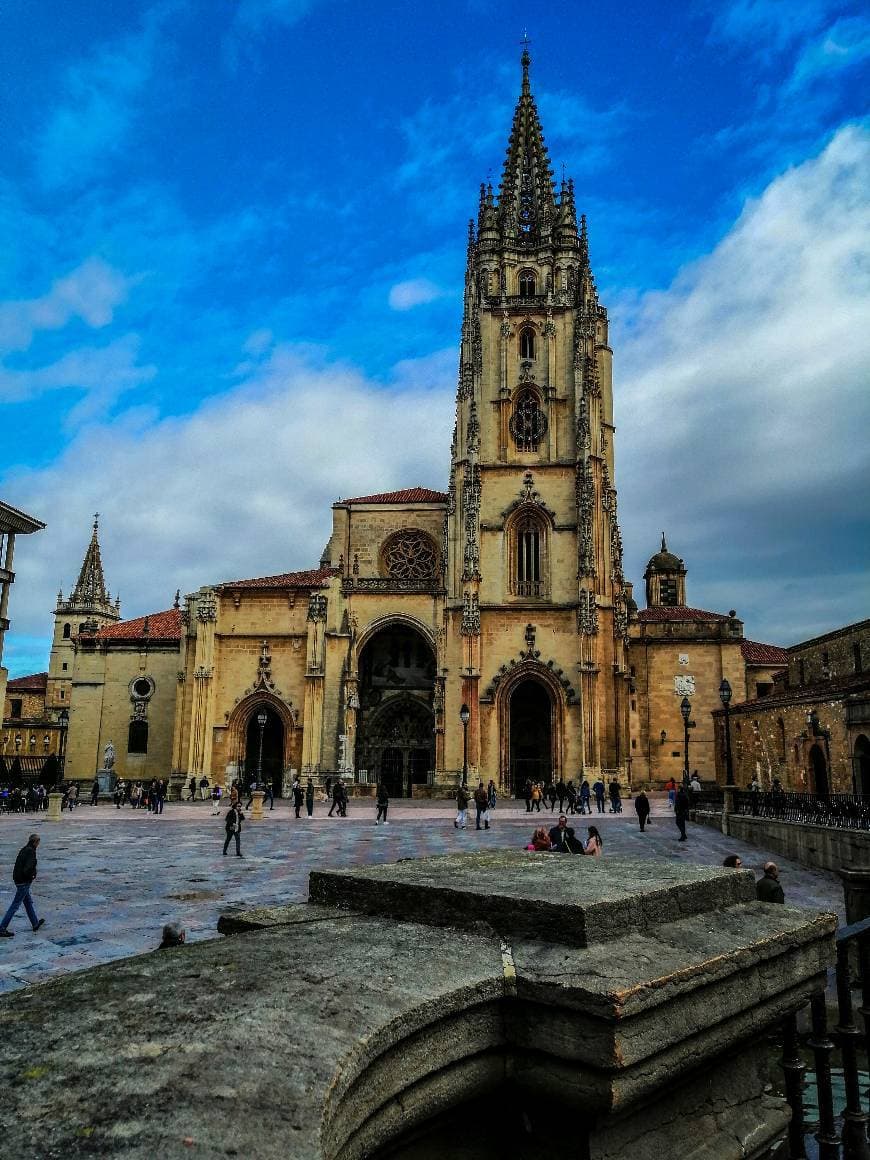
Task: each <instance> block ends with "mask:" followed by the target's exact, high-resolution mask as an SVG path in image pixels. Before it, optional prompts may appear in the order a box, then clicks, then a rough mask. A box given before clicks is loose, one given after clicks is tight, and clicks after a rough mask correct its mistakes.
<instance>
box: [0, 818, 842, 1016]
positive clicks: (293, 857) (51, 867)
mask: <svg viewBox="0 0 870 1160" xmlns="http://www.w3.org/2000/svg"><path fill="white" fill-rule="evenodd" d="M625 805H626V812H625V813H624V814H622V815H616V816H614V815H612V814H603V815H596V814H593V816H592V817H591V818H590V817H579V816H578V817H575V818H571V819H570V824H572V825H575V826H576V827H577V831H578V836H581V835H582V836H583V837H584V838H585V836H586V827H587V826H588V825H589V824H590V823H594V824H596V825H598V826H599V828H600V830H601V833H602V836H603V839H604V857H605V858H606V857H607V856H608V855H612V854H614V853H618V854H620V855H629V856H633V857H639V858H642V857H654V858H661V859H678V860H680V861H687V862H695V863H700V864H703V865H721V862H722V859H723V858H724V857H725V855H726V854H731V853H737V854H739V855H740V857H741V858H742V859H743V862H744V865H745V866H747V867H750V868H752V869H754V870H756V872H757V873H759V874H760V872H761V871H760V868H761V866H762V864H763V863H764V862H765V861H766V860H767V859H768V858H770V857H773V858H775V860H776V862H777V863H778V865H779V866H780V878H781V881H782V883H783V887H784V889H785V895H786V900H787V901H788V902H789V903H793V904H795V905H798V906H806V907H808V908H811V909H815V910H828V911H834V912H835V913H837V914H838V915H839V917H840V920H841V921H845V917H844V910H843V896H842V888H841V884H840V881H839V879H838V878H837V877H836V875H834V874H828V873H825V872H823V871H818V870H808V869H805V868H803V867H800V866H798V865H797V864H796V863H793V862H789V861H788V860H787V859H785V858H780V857H777V856H776V855H774V854H772V853H771V852H768V851H765V850H760V849H756V848H754V847H751V846H748V845H746V844H745V843H742V842H738V841H735V840H734V839H731V838H725V837H723V836H722V835H721V834H720V833H718V832H717V831H716V830H714V829H712V828H710V827H707V826H696V825H692V824H690V825H689V840H688V841H687V842H684V843H681V842H678V841H677V838H678V832H677V828H676V825H675V823H674V820H673V814H672V813H671V812H670V809H669V807H668V805H667V802H666V800H665V799H664V798H661V799H658V798H654V800H653V821H652V824H651V825H650V826H649V828H648V829H647V832H646V833H644V834H641V833H640V832H639V829H638V825H637V818H636V816H635V813H634V809H633V806H632V803H631V802H630V801H628V802H626V803H625ZM327 808H328V807H327V805H325V804H323V803H321V802H318V803H317V805H316V807H315V817H314V818H313V819H311V820H309V819H307V818H306V817H305V813H304V810H303V816H302V818H301V819H300V820H299V821H297V820H296V819H295V818H294V817H293V811H292V809H291V808H290V807H289V805H288V804H287V803H286V802H277V803H276V806H275V809H274V811H271V812H270V811H268V810H267V811H266V817H265V819H264V820H263V821H262V822H251V821H248V822H246V824H245V826H244V829H243V832H242V852H243V854H244V858H236V857H235V854H234V852H232V851H234V847H231V853H230V855H229V856H228V857H226V858H225V857H223V856H222V853H221V851H222V847H223V839H224V819H223V814H224V812H225V811H222V812H221V816H220V817H213V816H212V811H211V803H210V802H200V803H196V804H186V803H185V804H180V803H169V804H168V805H167V806H166V808H165V812H164V813H163V814H162V815H161V816H160V817H154V816H152V815H151V814H148V813H147V812H146V811H144V810H137V811H134V810H131V809H129V808H128V807H127V808H124V809H122V810H120V811H119V810H117V809H115V808H114V806H112V805H111V804H100V805H98V806H96V807H91V806H89V805H80V806H79V807H78V808H77V809H76V811H75V812H74V813H72V814H69V813H67V814H64V816H63V819H62V821H61V822H49V821H48V820H47V818H46V817H45V815H44V814H13V815H3V816H2V817H0V904H2V910H0V916H2V913H3V912H5V909H6V907H7V906H8V904H9V901H10V899H11V897H12V889H13V888H12V865H13V863H14V860H15V855H16V853H17V851H18V850H19V848H20V847H21V846H22V845H24V843H25V842H26V841H27V837H28V835H29V834H30V833H32V832H35V833H38V834H39V835H40V837H41V839H42V841H41V844H40V847H39V855H38V856H39V875H38V877H37V880H36V883H35V885H34V889H33V897H34V900H35V904H36V909H37V913H38V915H39V916H40V917H41V918H45V923H46V925H45V926H44V927H43V928H42V930H40V931H39V932H38V933H36V934H34V933H33V932H32V931H31V929H30V924H29V922H28V920H27V917H26V915H25V913H24V910H23V909H21V910H19V912H18V914H17V915H16V916H15V918H14V919H13V920H12V924H11V927H10V929H11V930H13V931H14V932H15V936H16V937H15V938H12V939H2V940H0V994H2V993H3V992H5V991H11V990H15V989H16V988H20V987H23V986H27V985H30V984H34V983H39V982H43V981H45V980H47V979H51V978H53V977H56V976H58V975H61V974H64V973H67V972H70V971H78V970H83V969H84V968H86V967H91V966H96V965H98V964H101V963H106V962H109V961H111V960H113V959H118V958H123V957H126V956H128V955H135V954H141V953H142V952H144V951H148V950H151V949H153V948H154V947H155V946H156V945H157V944H158V943H159V941H160V931H161V927H162V926H163V924H164V923H166V922H170V921H172V922H179V923H181V924H182V925H183V926H184V927H185V929H186V930H187V937H188V939H189V940H190V941H194V940H199V939H206V938H218V937H220V936H219V935H218V933H217V920H218V917H219V915H220V914H221V913H222V912H223V911H226V910H229V909H232V908H234V907H237V908H244V907H248V906H252V905H268V904H280V903H288V902H301V901H304V900H305V898H306V897H307V893H308V890H307V884H308V874H309V872H310V871H311V870H315V869H321V868H327V867H350V866H360V865H368V864H371V863H376V862H391V861H395V860H397V859H399V858H419V857H425V856H427V855H432V854H449V853H455V852H468V851H471V850H478V849H487V848H489V849H494V848H499V847H505V846H509V847H513V848H521V847H522V846H524V845H525V844H526V843H527V842H528V841H529V839H530V837H531V833H532V829H533V827H534V826H536V825H538V824H542V825H546V826H548V827H549V826H550V825H554V824H555V823H556V821H557V816H556V815H553V816H552V817H551V815H550V812H549V810H547V809H545V810H544V811H543V813H542V814H541V816H540V821H539V820H538V817H537V816H533V817H531V818H530V817H529V815H527V814H526V812H525V805H524V803H522V802H519V803H515V802H505V801H502V802H500V803H499V805H498V808H497V809H496V810H495V813H494V819H493V822H492V827H491V829H490V830H488V831H487V830H482V831H480V832H479V833H478V832H477V831H476V830H475V829H474V821H473V819H474V812H473V810H472V811H469V814H470V819H471V821H470V824H469V828H468V829H467V830H456V829H454V827H453V817H454V816H455V808H454V807H453V806H452V805H451V803H449V802H446V801H445V802H401V803H400V802H396V801H394V802H393V803H392V804H391V805H390V825H389V826H386V827H384V826H375V825H374V813H375V807H374V804H373V803H372V802H370V801H368V800H352V801H351V804H350V807H349V810H348V817H347V818H346V819H340V818H337V817H335V818H327V817H326V813H327ZM554 856H555V855H554Z"/></svg>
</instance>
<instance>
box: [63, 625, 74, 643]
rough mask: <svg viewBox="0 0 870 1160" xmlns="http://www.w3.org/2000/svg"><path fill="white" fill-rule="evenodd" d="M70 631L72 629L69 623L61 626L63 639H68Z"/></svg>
mask: <svg viewBox="0 0 870 1160" xmlns="http://www.w3.org/2000/svg"><path fill="white" fill-rule="evenodd" d="M71 631H72V625H70V624H65V625H64V626H63V639H64V640H69V634H70V632H71Z"/></svg>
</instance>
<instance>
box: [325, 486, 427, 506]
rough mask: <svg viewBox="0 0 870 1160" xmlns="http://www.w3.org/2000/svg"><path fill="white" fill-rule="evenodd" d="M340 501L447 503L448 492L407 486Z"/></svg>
mask: <svg viewBox="0 0 870 1160" xmlns="http://www.w3.org/2000/svg"><path fill="white" fill-rule="evenodd" d="M339 502H340V503H447V494H446V492H443V491H432V490H431V489H430V488H428V487H406V488H405V490H404V491H382V492H381V493H380V494H379V495H357V496H354V498H353V499H343V500H340V501H339Z"/></svg>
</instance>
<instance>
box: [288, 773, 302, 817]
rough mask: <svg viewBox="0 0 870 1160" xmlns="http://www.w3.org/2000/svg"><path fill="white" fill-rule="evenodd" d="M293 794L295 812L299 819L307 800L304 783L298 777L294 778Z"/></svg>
mask: <svg viewBox="0 0 870 1160" xmlns="http://www.w3.org/2000/svg"><path fill="white" fill-rule="evenodd" d="M291 792H292V794H293V810H294V812H295V814H296V817H297V818H298V817H299V813H300V811H301V809H302V803H303V801H304V800H305V791H304V790H303V788H302V783H301V782H300V781H299V778H298V777H294V779H293V788H292V791H291Z"/></svg>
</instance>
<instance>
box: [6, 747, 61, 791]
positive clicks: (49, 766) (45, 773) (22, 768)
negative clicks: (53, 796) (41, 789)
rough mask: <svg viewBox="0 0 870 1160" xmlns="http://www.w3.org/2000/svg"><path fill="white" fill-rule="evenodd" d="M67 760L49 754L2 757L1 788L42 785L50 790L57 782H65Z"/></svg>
mask: <svg viewBox="0 0 870 1160" xmlns="http://www.w3.org/2000/svg"><path fill="white" fill-rule="evenodd" d="M65 760H66V758H64V757H57V756H55V755H54V754H49V755H48V756H47V757H37V756H30V755H29V754H23V755H21V756H10V755H9V754H4V755H2V756H0V786H9V787H12V786H27V785H37V784H40V783H41V784H42V785H44V786H45V787H46V789H48V788H49V787H50V786H53V785H54V784H55V783H56V782H60V781H63V767H64V762H65Z"/></svg>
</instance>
